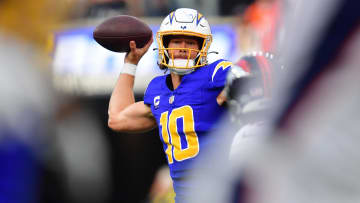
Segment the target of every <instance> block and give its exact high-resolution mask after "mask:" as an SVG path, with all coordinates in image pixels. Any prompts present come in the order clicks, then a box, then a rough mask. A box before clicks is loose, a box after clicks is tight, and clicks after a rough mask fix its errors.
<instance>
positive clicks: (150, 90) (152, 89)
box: [144, 77, 159, 106]
mask: <svg viewBox="0 0 360 203" xmlns="http://www.w3.org/2000/svg"><path fill="white" fill-rule="evenodd" d="M158 81H159V78H158V77H156V78H154V79H152V80H151V82H150V83H149V85H148V86H147V88H146V90H145V93H144V103H145V104H148V105H150V106H151V104H153V103H154V95H155V94H156V87H157V83H158Z"/></svg>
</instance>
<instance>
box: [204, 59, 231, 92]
mask: <svg viewBox="0 0 360 203" xmlns="http://www.w3.org/2000/svg"><path fill="white" fill-rule="evenodd" d="M231 66H232V62H230V61H226V60H219V61H216V62H214V63H213V64H211V66H210V69H209V77H210V87H213V88H222V87H224V86H225V83H226V77H227V73H228V71H229V70H230V69H231Z"/></svg>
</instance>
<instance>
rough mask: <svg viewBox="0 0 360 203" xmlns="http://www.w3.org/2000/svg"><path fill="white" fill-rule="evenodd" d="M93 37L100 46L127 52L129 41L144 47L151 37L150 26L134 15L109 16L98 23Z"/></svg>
mask: <svg viewBox="0 0 360 203" xmlns="http://www.w3.org/2000/svg"><path fill="white" fill-rule="evenodd" d="M93 37H94V39H95V41H96V42H97V43H99V44H100V45H101V46H102V47H104V48H106V49H108V50H110V51H114V52H129V51H130V47H129V42H130V41H132V40H134V41H135V43H136V47H137V48H141V47H144V46H145V44H146V43H147V42H148V41H149V40H150V39H151V37H152V31H151V29H150V27H149V26H148V25H147V24H145V23H144V22H142V21H141V20H140V19H138V18H136V17H134V16H128V15H120V16H115V17H111V18H109V19H107V20H105V21H104V22H102V23H101V24H100V25H98V26H97V27H96V28H95V30H94V32H93Z"/></svg>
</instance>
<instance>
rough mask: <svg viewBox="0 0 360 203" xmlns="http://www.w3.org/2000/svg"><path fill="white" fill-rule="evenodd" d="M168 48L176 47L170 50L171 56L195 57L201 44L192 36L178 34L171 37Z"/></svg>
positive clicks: (176, 57) (177, 57)
mask: <svg viewBox="0 0 360 203" xmlns="http://www.w3.org/2000/svg"><path fill="white" fill-rule="evenodd" d="M168 48H175V49H169V50H168V52H169V55H170V58H172V57H174V59H187V58H189V59H195V58H196V56H197V54H198V53H199V49H200V44H199V42H198V41H197V40H196V39H194V38H192V37H188V36H178V37H172V38H171V39H170V41H169V45H168ZM184 48H185V49H184ZM189 53H190V57H189Z"/></svg>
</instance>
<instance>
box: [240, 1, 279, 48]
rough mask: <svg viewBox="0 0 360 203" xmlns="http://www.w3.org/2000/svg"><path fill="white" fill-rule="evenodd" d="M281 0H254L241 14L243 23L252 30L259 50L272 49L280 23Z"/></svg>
mask: <svg viewBox="0 0 360 203" xmlns="http://www.w3.org/2000/svg"><path fill="white" fill-rule="evenodd" d="M281 9H282V0H256V1H255V2H254V3H252V4H251V5H250V6H249V7H248V8H246V10H245V13H244V15H243V24H244V25H247V26H250V27H251V29H252V30H253V31H254V32H253V34H255V36H256V38H257V41H258V43H259V46H258V47H260V50H262V51H265V52H268V51H274V44H275V43H276V41H275V40H276V38H277V37H279V36H278V35H277V31H278V29H279V26H280V25H281V19H280V14H281Z"/></svg>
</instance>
